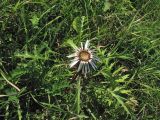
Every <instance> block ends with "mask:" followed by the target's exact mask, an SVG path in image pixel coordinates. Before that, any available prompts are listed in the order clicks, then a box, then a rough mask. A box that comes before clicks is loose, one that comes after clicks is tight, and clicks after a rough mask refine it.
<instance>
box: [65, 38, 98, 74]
mask: <svg viewBox="0 0 160 120" xmlns="http://www.w3.org/2000/svg"><path fill="white" fill-rule="evenodd" d="M74 49H75V52H74V53H73V54H71V55H69V56H67V57H68V58H74V59H73V60H71V63H70V68H72V67H73V66H78V70H77V72H81V73H82V74H84V75H85V76H86V74H87V73H88V72H90V67H91V68H93V69H94V70H95V69H96V68H97V66H96V65H95V62H96V61H99V59H98V57H97V56H95V55H94V50H91V49H90V48H89V40H87V41H86V43H85V45H83V43H81V47H80V48H78V47H75V48H74Z"/></svg>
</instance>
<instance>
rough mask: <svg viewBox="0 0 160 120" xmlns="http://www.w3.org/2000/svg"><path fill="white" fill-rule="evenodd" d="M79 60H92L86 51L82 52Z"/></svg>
mask: <svg viewBox="0 0 160 120" xmlns="http://www.w3.org/2000/svg"><path fill="white" fill-rule="evenodd" d="M79 59H80V60H82V61H88V60H89V59H90V53H89V52H88V51H86V50H83V51H80V53H79Z"/></svg>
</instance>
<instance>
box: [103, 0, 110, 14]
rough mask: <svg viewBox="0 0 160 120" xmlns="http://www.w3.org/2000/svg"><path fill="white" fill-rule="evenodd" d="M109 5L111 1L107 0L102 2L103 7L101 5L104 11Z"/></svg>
mask: <svg viewBox="0 0 160 120" xmlns="http://www.w3.org/2000/svg"><path fill="white" fill-rule="evenodd" d="M110 7H111V3H110V2H109V0H106V1H105V3H104V7H103V11H104V12H106V11H107V10H109V9H110Z"/></svg>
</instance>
